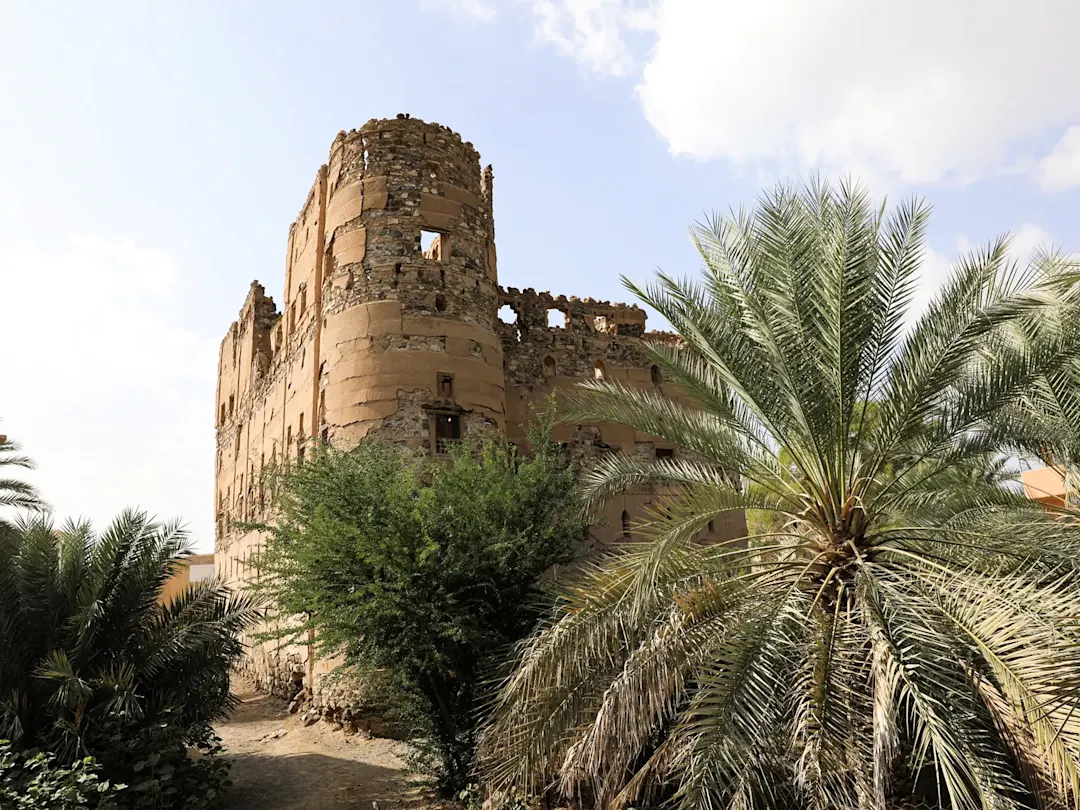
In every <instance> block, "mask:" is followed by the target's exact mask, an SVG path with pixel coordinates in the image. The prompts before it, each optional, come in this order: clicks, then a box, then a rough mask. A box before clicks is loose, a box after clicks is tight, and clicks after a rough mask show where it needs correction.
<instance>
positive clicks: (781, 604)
mask: <svg viewBox="0 0 1080 810" xmlns="http://www.w3.org/2000/svg"><path fill="white" fill-rule="evenodd" d="M927 218H928V208H927V207H926V206H925V205H924V204H923V203H921V202H919V201H911V202H907V203H904V204H901V205H900V206H898V207H897V208H895V209H894V210H893V211H891V212H888V213H887V211H886V208H885V206H884V205H882V206H880V207H877V206H874V205H872V204H871V201H870V200H869V198H868V196H867V194H866V192H865V191H864V190H863V189H861V188H859V187H853V186H851V185H849V184H842V185H840V186H839V187H834V186H830V185H829V184H827V183H823V182H818V181H813V182H811V183H810V184H808V185H807V186H806V187H805V188H801V189H792V188H790V187H785V186H779V187H777V188H776V189H774V190H772V191H771V192H768V193H766V194H765V195H764V196H763V197H762V198H761V199H760V201H759V203H758V204H757V206H756V207H755V208H754V209H753V210H752V211H749V212H746V211H740V212H739V213H738V214H735V215H732V216H731V217H727V218H715V219H712V220H710V221H709V222H707V223H706V224H704V225H700V226H697V227H696V228H695V229H694V237H695V241H696V246H697V248H698V250H699V251H700V253H701V255H702V257H703V259H704V268H703V277H702V279H701V280H700V281H699V282H696V283H695V282H692V281H689V280H679V279H676V278H673V277H671V276H669V275H665V274H660V275H659V276H658V278H657V280H656V281H655V283H653V284H651V285H649V286H645V287H638V286H635V285H634V284H632V283H631V282H629V281H627V280H625V279H624V283H625V284H626V285H627V286H628V287H629V288H630V289H631V290H632V291H633V292H634V293H636V294H637V295H638V296H639V297H640V299H641V300H642V301H644V302H645V303H647V304H649V305H651V306H652V307H653V308H655V309H656V310H657V311H659V312H660V314H661V315H663V316H664V317H665V318H667V320H668V321H669V322H670V323H671V324H672V326H673V327H674V328H675V330H676V331H677V332H678V334H679V335H680V336H681V342H680V343H679V344H678V345H665V344H656V345H651V346H647V347H646V350H647V351H648V353H649V354H650V355H651V356H652V357H653V359H654V361H655V362H656V363H657V364H658V365H659V366H660V367H661V368H662V370H663V372H664V375H665V379H670V380H671V381H672V382H674V383H676V384H677V385H678V386H679V388H680V389H681V390H682V391H683V392H684V393H685V394H686V395H687V396H688V397H689V398H690V399H691V400H692V401H693V402H692V405H690V406H684V405H681V404H678V403H676V402H673V401H671V400H669V399H666V398H665V397H664V396H663V395H661V394H659V393H654V392H652V391H646V390H641V389H637V388H633V387H630V386H627V385H624V384H622V383H619V382H616V381H611V380H607V379H604V380H590V381H589V382H587V383H584V384H583V386H582V390H580V391H579V392H577V394H575V395H574V396H573V398H572V399H573V401H572V406H573V409H574V412H573V414H572V415H573V417H574V418H575V419H578V420H591V421H612V422H616V423H620V424H623V425H628V426H631V427H633V428H635V429H637V430H640V431H642V432H644V433H647V434H651V435H653V436H657V437H659V438H661V439H663V440H664V441H666V442H670V443H672V444H675V445H676V446H678V447H679V448H681V451H680V452H681V455H679V456H677V457H675V458H671V459H655V460H652V459H643V458H641V457H640V456H636V455H635V456H630V455H620V454H612V455H609V456H607V457H606V458H605V459H603V460H602V461H601V462H600V463H598V464H597V465H596V466H595V467H594V468H593V469H592V470H591V471H590V472H588V474H587V476H586V480H585V487H586V492H587V496H588V498H589V501H590V503H593V504H598V503H601V502H603V501H604V500H606V499H607V498H608V497H609V496H611V495H613V494H615V493H617V492H620V491H623V490H625V489H627V488H629V487H634V486H640V485H646V484H648V485H657V486H660V487H661V488H662V491H663V492H665V493H667V496H666V499H665V502H664V504H663V508H662V509H659V510H657V513H656V514H655V515H652V516H651V517H650V518H649V519H648V520H646V521H645V522H643V524H642V525H640V526H638V527H636V532H635V533H636V535H637V538H638V539H639V540H640V541H641V542H640V543H637V544H635V545H632V546H628V547H627V548H626V549H624V550H622V551H620V552H619V553H617V554H616V555H614V556H613V557H611V558H608V559H605V560H602V561H600V562H599V563H597V564H596V565H595V566H594V567H593V568H592V569H591V570H590V571H589V572H588V574H587V575H585V576H584V577H583V578H582V579H581V580H579V581H578V582H576V583H575V584H573V585H572V586H570V587H568V588H566V589H565V591H564V592H563V593H562V594H561V596H560V600H559V602H558V604H557V605H556V607H555V608H554V610H553V612H552V614H551V615H550V617H549V618H548V619H547V620H546V621H544V622H543V623H542V624H541V626H540V627H539V628H538V630H537V631H536V632H535V634H534V635H533V636H532V637H530V638H529V639H528V640H527V641H526V642H524V643H523V644H522V645H521V647H520V649H519V651H518V654H517V656H516V659H515V662H514V668H513V670H512V672H511V673H510V674H509V675H508V677H507V678H506V680H505V682H503V684H502V686H501V689H500V691H499V694H498V697H497V699H496V701H495V705H494V707H493V714H492V717H491V720H490V722H489V724H488V726H487V729H486V731H485V733H484V738H483V742H482V750H481V759H482V762H483V763H484V767H485V774H486V777H487V778H488V780H489V781H490V783H491V785H492V786H493V787H494V788H496V789H499V790H509V789H516V790H524V791H526V792H529V793H532V794H536V793H538V792H541V791H545V790H552V789H554V790H558V791H561V793H562V794H564V795H569V796H577V797H579V798H580V799H581V800H582V801H583V802H585V803H586V805H587V804H588V803H594V804H595V805H596V806H608V805H611V806H620V805H625V804H629V803H631V802H634V803H636V802H638V801H649V800H656V799H669V800H672V801H673V802H674V804H675V805H677V806H678V807H680V808H710V809H711V808H729V807H730V808H751V807H755V808H788V807H814V808H849V807H850V808H871V807H874V808H881V807H886V806H905V805H904V802H907V801H913V800H915V798H918V799H920V800H922V801H928V802H930V803H931V804H933V805H936V806H947V807H955V808H1008V807H1021V806H1030V805H1031V802H1032V801H1034V800H1035V799H1038V800H1039V801H1046V802H1047V803H1052V802H1054V801H1062V802H1073V803H1075V802H1076V800H1077V799H1078V798H1080V713H1074V711H1073V710H1074V709H1075V708H1076V701H1075V700H1074V699H1073V695H1074V694H1075V693H1076V683H1075V680H1076V673H1080V627H1078V626H1077V623H1076V617H1077V616H1078V615H1080V588H1078V586H1080V568H1078V565H1080V563H1078V560H1080V529H1078V528H1077V521H1076V520H1075V519H1062V516H1061V515H1060V514H1053V513H1051V512H1050V511H1049V510H1047V509H1045V508H1044V507H1042V506H1040V505H1038V504H1035V503H1033V502H1030V501H1027V500H1025V499H1024V498H1023V496H1022V493H1021V492H1020V491H1019V490H1018V488H1017V487H1015V486H1002V485H1001V481H1002V479H1003V478H1008V477H1009V476H1007V475H1004V474H1003V473H1004V472H1006V468H1007V459H1008V457H1009V454H1012V453H1015V452H1018V451H1020V450H1026V449H1029V448H1033V447H1042V446H1045V445H1046V444H1047V443H1053V442H1054V441H1058V440H1059V439H1061V437H1060V436H1058V435H1056V434H1054V435H1051V434H1052V433H1053V432H1052V431H1048V430H1047V429H1046V424H1045V421H1044V420H1039V419H1035V418H1032V415H1031V411H1030V408H1028V407H1027V405H1028V404H1030V403H1027V402H1026V397H1027V396H1028V394H1029V393H1030V391H1031V390H1032V389H1033V388H1034V387H1035V386H1037V385H1041V384H1043V382H1042V381H1045V380H1047V379H1048V378H1054V377H1055V375H1056V374H1059V373H1060V372H1061V370H1062V369H1063V368H1064V367H1065V365H1066V364H1067V363H1068V362H1069V361H1070V360H1071V359H1072V358H1075V357H1076V356H1077V353H1078V350H1080V329H1077V328H1076V327H1075V324H1076V320H1075V318H1076V307H1075V304H1074V297H1075V296H1074V292H1073V290H1074V288H1075V286H1076V280H1077V278H1078V276H1077V274H1076V272H1075V267H1073V266H1072V265H1070V264H1069V263H1068V262H1067V261H1065V260H1064V259H1062V258H1061V257H1059V256H1052V255H1040V256H1039V257H1038V260H1037V261H1035V262H1033V264H1032V265H1031V266H1030V267H1024V268H1020V267H1018V266H1016V265H1015V264H1014V263H1012V262H1010V260H1009V258H1008V252H1007V247H1008V242H1007V239H1005V238H1001V239H998V240H997V241H995V242H994V243H993V244H991V245H990V246H989V247H988V248H987V249H985V250H981V251H978V252H975V253H973V254H972V255H970V256H967V257H966V258H963V259H961V260H960V261H959V262H958V263H957V264H956V265H955V267H954V269H953V273H952V276H951V278H950V279H949V280H948V281H947V283H946V284H945V285H944V287H943V289H942V290H941V291H940V293H939V294H938V295H937V297H936V299H935V300H934V301H933V302H932V303H931V304H930V305H929V307H928V309H926V311H925V312H924V313H923V314H922V315H921V316H920V317H918V319H917V320H916V321H915V322H914V323H913V324H910V325H909V321H908V320H906V318H909V316H910V313H909V309H910V304H911V301H912V296H913V292H914V291H915V288H916V285H917V283H918V280H917V279H918V275H917V274H918V269H919V266H920V264H921V262H922V259H923V256H924V250H925V249H924V241H925V240H924V237H925V231H926V224H927ZM735 510H751V511H752V512H754V513H755V514H763V515H766V516H771V520H769V521H766V525H767V526H768V527H769V528H768V529H767V530H766V531H765V532H763V534H762V536H753V537H740V538H736V539H733V540H730V541H727V542H720V543H715V544H705V543H702V542H700V540H699V538H700V537H701V533H702V532H703V530H704V529H705V528H706V526H707V524H708V522H709V521H710V520H712V519H713V518H715V517H716V516H718V515H721V514H723V513H727V512H731V511H735ZM1073 806H1075V805H1073Z"/></svg>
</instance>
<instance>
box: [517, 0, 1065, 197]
mask: <svg viewBox="0 0 1080 810" xmlns="http://www.w3.org/2000/svg"><path fill="white" fill-rule="evenodd" d="M533 7H534V10H535V12H536V15H537V17H536V19H537V25H538V29H539V31H540V35H541V37H542V38H544V39H547V40H549V41H551V42H553V43H554V44H555V45H556V46H557V47H558V48H559V49H560V50H562V51H564V52H567V53H569V54H571V55H572V56H573V57H574V58H576V59H578V60H579V61H581V63H582V64H584V65H586V66H587V67H589V68H590V69H592V70H596V71H597V72H600V73H607V74H613V75H627V74H629V73H634V72H637V71H640V73H639V75H640V81H639V84H638V86H637V97H638V99H639V101H640V103H641V106H642V109H643V111H644V113H645V115H646V117H647V118H648V120H649V121H650V123H651V124H652V125H653V126H654V127H655V129H656V130H657V132H658V133H659V134H660V135H661V136H662V137H663V138H664V139H665V140H666V141H667V143H668V145H669V147H670V149H671V151H672V152H673V153H674V154H677V155H686V156H690V157H695V158H702V159H710V158H721V159H726V160H729V161H731V162H733V163H735V164H755V165H762V164H764V165H772V166H780V167H782V168H784V169H787V168H796V169H798V168H805V167H808V166H821V167H824V168H826V169H830V170H837V169H843V170H852V171H855V172H859V173H865V174H869V175H872V176H879V177H883V178H887V179H889V180H892V181H893V182H899V183H909V184H925V183H934V182H942V181H945V182H965V181H969V180H972V179H975V178H978V177H980V176H984V175H987V174H991V173H994V172H999V171H1006V170H1015V167H1016V166H1017V165H1023V164H1025V163H1034V161H1033V160H1032V159H1031V156H1030V155H1027V154H1024V152H1025V150H1026V149H1028V146H1027V144H1028V143H1029V142H1030V141H1031V140H1033V139H1035V138H1038V137H1045V136H1046V135H1047V134H1048V133H1049V134H1051V135H1056V134H1057V133H1058V132H1060V131H1061V128H1062V127H1065V126H1068V125H1070V124H1073V123H1075V122H1077V121H1078V120H1080V85H1078V84H1077V83H1076V82H1075V81H1073V78H1072V77H1073V76H1075V75H1076V73H1077V72H1078V71H1080V49H1077V48H1076V47H1075V43H1074V42H1073V39H1074V36H1073V32H1074V31H1076V30H1077V28H1078V27H1080V3H1070V2H1062V0H1032V2H1030V3H1026V4H1024V5H1023V6H1018V5H1016V4H1015V3H1013V2H1009V0H952V2H949V3H941V2H938V0H911V2H908V3H884V2H871V3H866V2H864V1H863V0H824V1H823V2H819V3H808V2H797V3H793V2H791V1H790V0H758V2H754V3H746V2H736V0H653V2H652V3H651V4H650V5H649V6H647V7H643V6H641V5H640V4H638V3H632V2H630V0H535V2H533ZM643 27H648V28H649V29H650V31H651V36H652V47H651V49H649V50H648V52H647V54H644V53H642V54H638V55H637V56H638V59H637V63H636V62H635V54H634V53H632V52H631V49H630V46H629V44H628V43H629V42H630V41H631V38H630V37H629V36H628V34H629V32H631V31H633V30H635V29H641V28H643ZM642 57H643V58H642ZM642 61H643V64H640V67H639V66H638V63H640V62H642ZM1077 137H1080V136H1077ZM1048 160H1049V159H1048ZM1069 165H1070V166H1077V165H1080V162H1071V163H1070V164H1069ZM1009 167H1011V168H1009Z"/></svg>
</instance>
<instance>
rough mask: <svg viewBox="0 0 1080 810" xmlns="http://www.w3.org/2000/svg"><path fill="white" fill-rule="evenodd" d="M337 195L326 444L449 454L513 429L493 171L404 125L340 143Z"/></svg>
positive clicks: (446, 137)
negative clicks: (453, 443)
mask: <svg viewBox="0 0 1080 810" xmlns="http://www.w3.org/2000/svg"><path fill="white" fill-rule="evenodd" d="M325 184H326V192H325V195H326V214H325V228H324V234H325V236H324V238H325V241H326V247H325V269H324V278H325V283H324V285H323V289H324V296H325V300H323V301H321V303H320V306H321V316H322V319H323V328H322V336H321V340H320V341H319V345H318V348H317V350H316V351H317V355H318V359H319V363H320V369H322V372H321V374H320V377H319V378H318V381H317V382H318V396H319V399H320V402H319V403H318V407H317V413H318V421H319V424H320V426H321V427H320V430H322V431H323V434H322V435H323V436H325V437H326V438H328V439H330V440H333V441H334V442H335V444H345V445H348V444H351V443H353V442H354V441H355V440H357V439H359V438H360V437H361V436H364V435H366V434H367V433H368V432H370V431H371V430H373V429H375V430H377V431H378V432H379V433H380V435H382V436H383V437H384V438H386V439H389V440H392V441H398V442H404V443H407V444H409V445H410V446H413V447H416V446H420V447H426V448H429V449H432V448H434V449H438V447H437V446H438V445H439V444H440V443H441V442H444V441H447V440H453V439H457V438H461V437H462V436H464V435H478V434H483V433H487V432H489V431H490V430H492V429H495V430H500V431H501V430H503V429H504V427H505V412H506V407H505V394H504V379H503V354H502V344H501V342H500V340H499V338H498V336H497V333H496V329H495V320H496V311H497V309H498V296H499V290H498V276H497V273H496V262H495V229H494V222H493V216H492V172H491V168H490V167H488V168H487V169H485V170H483V172H481V169H480V157H479V155H478V154H477V152H476V150H475V149H474V148H473V146H472V144H470V143H463V142H462V140H461V138H460V136H458V135H456V134H455V133H453V132H451V131H450V130H449V129H447V128H446V127H442V126H439V125H438V124H425V123H424V122H422V121H418V120H416V119H412V118H408V117H399V118H397V119H394V120H388V121H369V122H368V123H367V124H365V125H364V126H363V127H362V128H360V129H359V130H356V131H353V132H350V133H341V134H339V135H338V137H337V139H336V140H335V141H334V144H333V146H332V147H331V150H330V162H329V166H328V168H327V171H326V178H325ZM313 435H314V433H313Z"/></svg>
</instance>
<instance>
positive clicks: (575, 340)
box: [214, 115, 742, 720]
mask: <svg viewBox="0 0 1080 810" xmlns="http://www.w3.org/2000/svg"><path fill="white" fill-rule="evenodd" d="M493 186H494V174H493V172H492V170H491V167H490V166H489V167H487V168H484V169H481V166H480V158H479V155H478V153H477V152H476V150H475V148H474V147H473V146H472V144H470V143H468V142H465V141H463V140H462V139H461V137H460V136H459V135H457V134H456V133H454V132H452V131H451V130H449V129H448V128H446V127H444V126H441V125H439V124H428V123H424V122H423V121H419V120H417V119H413V118H410V117H409V116H407V115H399V116H398V117H397V118H395V119H389V120H372V121H369V122H368V123H367V124H365V125H364V126H363V127H361V128H360V129H358V130H351V131H349V132H340V133H338V135H337V137H336V138H335V139H334V142H333V144H332V145H331V148H330V155H329V159H328V161H327V163H326V165H324V166H322V167H320V168H319V170H318V172H317V173H316V178H315V182H314V184H313V185H312V187H311V190H310V191H309V193H308V195H307V198H306V199H305V201H304V204H303V206H302V207H301V209H300V212H299V214H298V216H297V219H296V220H295V221H294V222H293V224H292V225H291V226H290V228H289V234H288V241H287V246H286V260H285V289H284V295H283V298H282V304H281V309H280V310H279V309H278V307H277V305H276V304H275V302H274V300H273V299H272V298H270V297H268V296H267V295H266V293H265V289H264V288H263V287H262V285H260V284H259V283H258V282H253V283H252V284H251V287H250V289H249V291H248V295H247V298H246V299H245V301H244V305H243V306H242V307H241V310H240V313H239V317H238V319H237V321H236V322H235V323H234V324H232V326H230V328H229V330H228V331H227V333H226V335H225V338H224V339H223V340H222V343H221V348H220V352H219V358H218V387H217V397H216V402H215V417H216V421H217V455H216V459H215V465H216V475H215V495H214V499H215V515H216V531H217V534H216V539H215V565H216V568H217V570H218V572H219V573H220V574H221V575H223V576H225V577H226V578H227V579H228V580H229V581H230V582H231V583H232V584H233V585H234V586H235V587H237V588H243V587H245V583H246V580H247V578H248V577H251V576H255V573H254V571H253V570H252V569H251V567H250V565H249V563H250V561H251V560H252V558H253V557H254V556H256V555H257V554H258V553H259V549H260V547H261V543H262V538H261V537H260V536H259V535H258V533H256V532H245V531H242V530H240V529H238V528H237V527H236V522H237V521H252V520H259V519H262V518H265V517H266V509H267V508H268V497H267V495H268V493H266V492H264V491H263V485H262V472H263V469H264V468H265V467H266V465H268V464H273V463H275V462H276V461H279V460H281V459H282V458H284V457H291V458H299V459H302V457H303V455H304V453H305V452H306V450H307V449H308V448H309V447H310V446H311V444H312V442H317V441H327V442H331V443H333V444H335V445H336V446H342V447H349V446H352V445H354V444H355V443H356V442H358V441H359V440H360V439H361V438H363V437H364V436H367V435H377V436H380V437H383V438H386V439H389V440H390V441H393V442H396V443H399V444H401V445H403V446H407V447H410V448H414V449H416V450H419V451H423V452H437V451H438V449H439V446H440V442H442V441H452V440H453V439H454V438H458V437H466V436H477V437H480V436H487V435H492V434H496V433H501V434H504V435H506V436H507V437H508V438H509V439H510V440H511V441H513V442H515V443H518V444H519V445H522V446H524V445H525V443H526V438H525V425H526V424H527V422H528V420H529V418H530V417H531V412H530V410H529V407H530V405H537V404H540V405H542V401H543V400H545V399H546V398H547V396H548V395H549V394H550V392H551V391H554V390H557V389H559V388H560V387H565V386H568V385H572V384H573V383H574V382H576V381H578V380H581V379H585V378H589V377H592V376H594V375H596V374H604V375H605V376H609V377H610V378H612V379H619V380H623V381H626V382H628V383H630V384H633V385H642V386H653V387H657V388H660V389H661V390H663V391H664V393H666V394H669V395H674V396H677V395H678V392H677V391H671V390H668V388H667V387H665V383H664V382H663V380H662V379H660V378H659V376H658V374H659V372H658V370H657V369H655V368H652V367H650V364H649V361H648V358H647V356H646V355H645V353H644V352H643V351H642V348H641V338H642V337H645V338H646V339H671V338H670V336H668V337H665V336H663V335H660V334H656V333H654V334H648V333H646V331H645V313H644V311H643V310H641V309H640V308H638V307H637V306H626V305H623V304H611V303H608V302H603V301H593V300H592V299H584V300H581V299H578V298H567V297H565V296H552V295H551V294H550V293H536V292H534V291H533V290H525V291H518V290H515V289H509V290H504V289H502V288H500V287H499V285H498V271H497V259H496V249H495V225H494V203H493ZM500 307H509V308H510V311H512V312H513V314H514V317H513V318H512V319H511V320H512V321H513V322H512V323H505V322H503V321H502V320H500V318H499V316H498V312H499V309H500ZM549 311H554V312H555V313H556V316H557V319H561V325H557V326H549V323H548V319H549ZM436 425H439V426H440V428H441V429H442V431H443V433H442V434H439V433H438V431H437V428H436ZM556 439H557V440H559V441H564V442H566V443H567V446H568V447H569V448H570V450H571V452H572V453H574V454H575V456H577V457H579V458H580V459H582V460H583V461H587V460H589V459H591V458H595V457H596V456H598V455H600V454H603V453H609V452H629V453H654V452H656V451H657V449H658V448H659V449H660V450H661V451H662V450H664V449H666V448H663V447H660V446H659V445H658V444H657V443H656V442H655V441H654V439H653V438H652V437H649V436H644V435H640V434H637V433H635V432H634V431H633V430H630V429H628V428H625V427H622V426H618V425H607V424H603V425H562V426H560V428H559V432H558V433H557V434H556ZM655 496H656V493H654V492H649V491H646V490H642V491H640V492H633V493H628V494H627V495H626V496H625V497H624V498H623V499H621V500H620V501H618V502H617V503H613V504H612V505H611V506H610V508H609V509H608V511H607V513H605V516H604V519H603V520H602V521H601V522H600V524H599V525H598V526H596V527H595V528H594V534H595V535H596V539H597V541H598V542H607V541H610V540H614V539H617V538H619V537H621V536H623V534H624V531H623V526H624V524H625V523H626V521H627V519H628V518H633V517H637V516H639V515H641V514H642V511H643V510H644V509H645V508H647V506H648V504H649V503H650V502H651V501H652V500H653V499H655ZM741 530H742V524H741V518H739V517H737V516H733V517H732V518H731V521H730V523H729V524H726V525H724V526H717V527H715V531H716V533H717V534H718V535H728V536H730V535H731V534H732V533H734V532H736V531H741ZM245 671H246V672H247V674H249V675H250V676H251V677H252V678H253V679H254V680H255V681H256V683H257V684H259V685H260V686H262V687H263V688H265V689H267V690H270V691H273V692H275V693H276V694H279V695H281V696H283V697H294V696H295V695H296V694H300V693H302V694H303V695H304V697H305V698H306V699H308V700H312V701H314V704H315V706H316V707H317V711H319V712H321V713H323V714H325V715H326V716H328V717H332V718H334V719H336V720H341V719H342V717H343V715H344V712H345V711H346V709H347V708H348V705H349V701H350V700H351V699H352V698H355V695H353V696H352V698H350V697H349V694H347V693H338V692H334V691H333V690H331V689H330V687H329V686H328V685H326V684H323V685H320V683H321V678H320V670H319V664H317V663H316V662H315V661H314V660H313V656H312V651H311V649H310V647H309V646H308V645H303V644H301V645H292V646H280V645H276V644H259V643H256V642H255V641H254V640H250V655H249V656H248V659H247V661H246V663H245ZM335 688H336V687H335ZM350 711H351V710H350Z"/></svg>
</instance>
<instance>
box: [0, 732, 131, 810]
mask: <svg viewBox="0 0 1080 810" xmlns="http://www.w3.org/2000/svg"><path fill="white" fill-rule="evenodd" d="M125 787H126V785H123V784H113V783H111V782H109V780H108V779H103V778H102V776H101V765H99V764H98V763H97V762H96V761H95V760H94V758H93V757H84V758H82V759H79V760H76V761H75V762H74V763H72V764H71V765H66V766H65V765H60V764H58V763H57V761H56V757H55V756H53V755H52V754H46V753H43V752H41V751H35V750H30V751H20V752H16V751H14V750H12V748H11V743H10V741H8V740H0V808H3V810H43V809H44V808H48V810H83V809H84V808H90V807H93V808H97V810H113V808H116V807H117V804H116V799H117V797H118V796H120V795H122V793H121V792H122V791H123V790H124V789H125Z"/></svg>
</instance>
